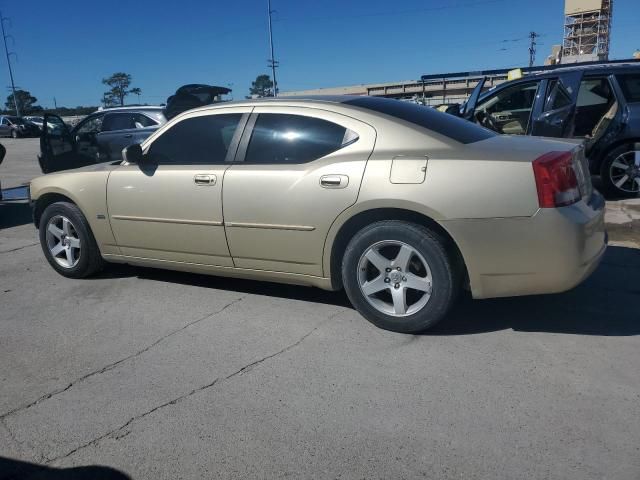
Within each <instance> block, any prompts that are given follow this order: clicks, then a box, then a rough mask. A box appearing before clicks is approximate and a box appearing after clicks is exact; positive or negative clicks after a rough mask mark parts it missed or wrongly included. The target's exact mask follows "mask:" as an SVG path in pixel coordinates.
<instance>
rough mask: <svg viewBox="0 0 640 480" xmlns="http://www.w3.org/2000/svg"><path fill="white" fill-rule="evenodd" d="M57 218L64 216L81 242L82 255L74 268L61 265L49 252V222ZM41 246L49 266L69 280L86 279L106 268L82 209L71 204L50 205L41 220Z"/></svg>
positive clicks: (80, 254)
mask: <svg viewBox="0 0 640 480" xmlns="http://www.w3.org/2000/svg"><path fill="white" fill-rule="evenodd" d="M56 216H63V217H66V218H68V219H69V220H70V221H71V223H72V226H73V229H74V231H75V232H76V233H77V237H78V239H79V240H80V247H81V248H80V253H79V256H78V259H77V263H76V264H75V265H74V266H72V267H64V266H62V265H60V264H59V263H58V262H57V261H56V260H55V259H54V258H53V255H52V253H51V252H50V250H49V246H48V244H47V226H48V224H49V220H51V219H52V218H53V217H56ZM39 229H40V231H39V234H40V245H41V246H42V251H43V252H44V256H45V257H46V259H47V261H48V262H49V264H50V265H51V266H52V267H53V269H54V270H55V271H56V272H58V273H59V274H60V275H63V276H65V277H68V278H85V277H88V276H90V275H93V274H94V273H96V272H98V271H100V270H101V269H102V268H103V267H104V263H105V262H104V260H103V259H102V256H101V255H100V249H99V248H98V244H97V243H96V240H95V238H94V236H93V233H92V232H91V228H90V227H89V223H88V222H87V219H86V218H85V216H84V215H83V214H82V212H81V211H80V209H79V208H78V207H77V206H76V205H74V204H73V203H69V202H56V203H52V204H51V205H49V206H48V207H47V208H46V209H45V210H44V212H43V213H42V216H41V218H40V225H39Z"/></svg>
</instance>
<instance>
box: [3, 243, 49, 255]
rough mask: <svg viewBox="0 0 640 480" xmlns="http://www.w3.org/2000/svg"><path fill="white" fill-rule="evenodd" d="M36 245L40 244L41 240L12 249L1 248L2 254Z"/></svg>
mask: <svg viewBox="0 0 640 480" xmlns="http://www.w3.org/2000/svg"><path fill="white" fill-rule="evenodd" d="M36 245H40V242H38V243H30V244H29V245H24V246H22V247H17V248H12V249H10V250H1V251H0V254H2V253H11V252H17V251H18V250H22V249H23V248H29V247H35V246H36Z"/></svg>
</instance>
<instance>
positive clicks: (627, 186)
mask: <svg viewBox="0 0 640 480" xmlns="http://www.w3.org/2000/svg"><path fill="white" fill-rule="evenodd" d="M600 173H601V177H602V184H603V186H604V189H605V191H606V192H607V193H609V194H610V195H615V196H622V197H630V196H636V195H638V193H640V144H634V145H623V146H621V147H618V148H616V149H614V150H612V151H611V152H610V153H609V154H608V155H607V156H606V157H605V159H604V161H603V162H602V168H601V172H600Z"/></svg>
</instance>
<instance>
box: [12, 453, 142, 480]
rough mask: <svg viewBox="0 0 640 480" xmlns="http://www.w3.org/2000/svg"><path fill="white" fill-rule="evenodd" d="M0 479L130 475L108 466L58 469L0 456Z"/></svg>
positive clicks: (122, 478) (94, 479)
mask: <svg viewBox="0 0 640 480" xmlns="http://www.w3.org/2000/svg"><path fill="white" fill-rule="evenodd" d="M0 480H131V477H129V476H128V475H125V474H124V473H122V472H120V471H118V470H116V469H113V468H110V467H99V466H96V465H90V466H85V467H73V468H61V469H58V468H50V467H45V466H43V465H38V464H35V463H28V462H24V461H21V460H13V459H11V458H6V457H0Z"/></svg>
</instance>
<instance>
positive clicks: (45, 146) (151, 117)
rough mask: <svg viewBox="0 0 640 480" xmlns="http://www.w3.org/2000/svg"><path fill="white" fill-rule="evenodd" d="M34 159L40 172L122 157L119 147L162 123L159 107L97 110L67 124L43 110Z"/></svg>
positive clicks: (131, 142)
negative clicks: (38, 165) (35, 157)
mask: <svg viewBox="0 0 640 480" xmlns="http://www.w3.org/2000/svg"><path fill="white" fill-rule="evenodd" d="M43 121H44V123H45V125H46V128H45V129H44V130H43V132H42V135H41V137H40V155H39V157H38V161H39V162H40V168H41V169H42V171H43V173H50V172H57V171H60V170H67V169H70V168H76V167H78V166H81V165H90V164H95V163H101V162H110V161H118V160H121V159H122V149H123V148H124V147H126V146H128V145H131V144H133V143H140V142H142V141H143V140H145V139H146V138H147V137H148V136H149V135H151V134H152V133H153V132H155V131H156V130H157V129H158V127H160V126H161V125H163V124H164V123H166V118H165V116H164V114H163V109H162V107H149V106H144V107H120V108H110V109H105V110H100V111H97V112H95V113H92V114H91V115H89V116H87V117H86V118H85V119H83V120H82V121H81V122H80V123H78V124H77V125H76V126H75V127H73V128H71V129H70V128H69V127H68V126H67V125H66V124H65V123H64V121H63V120H62V119H61V118H60V117H58V116H57V115H52V114H49V113H47V114H45V115H44V119H43Z"/></svg>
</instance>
